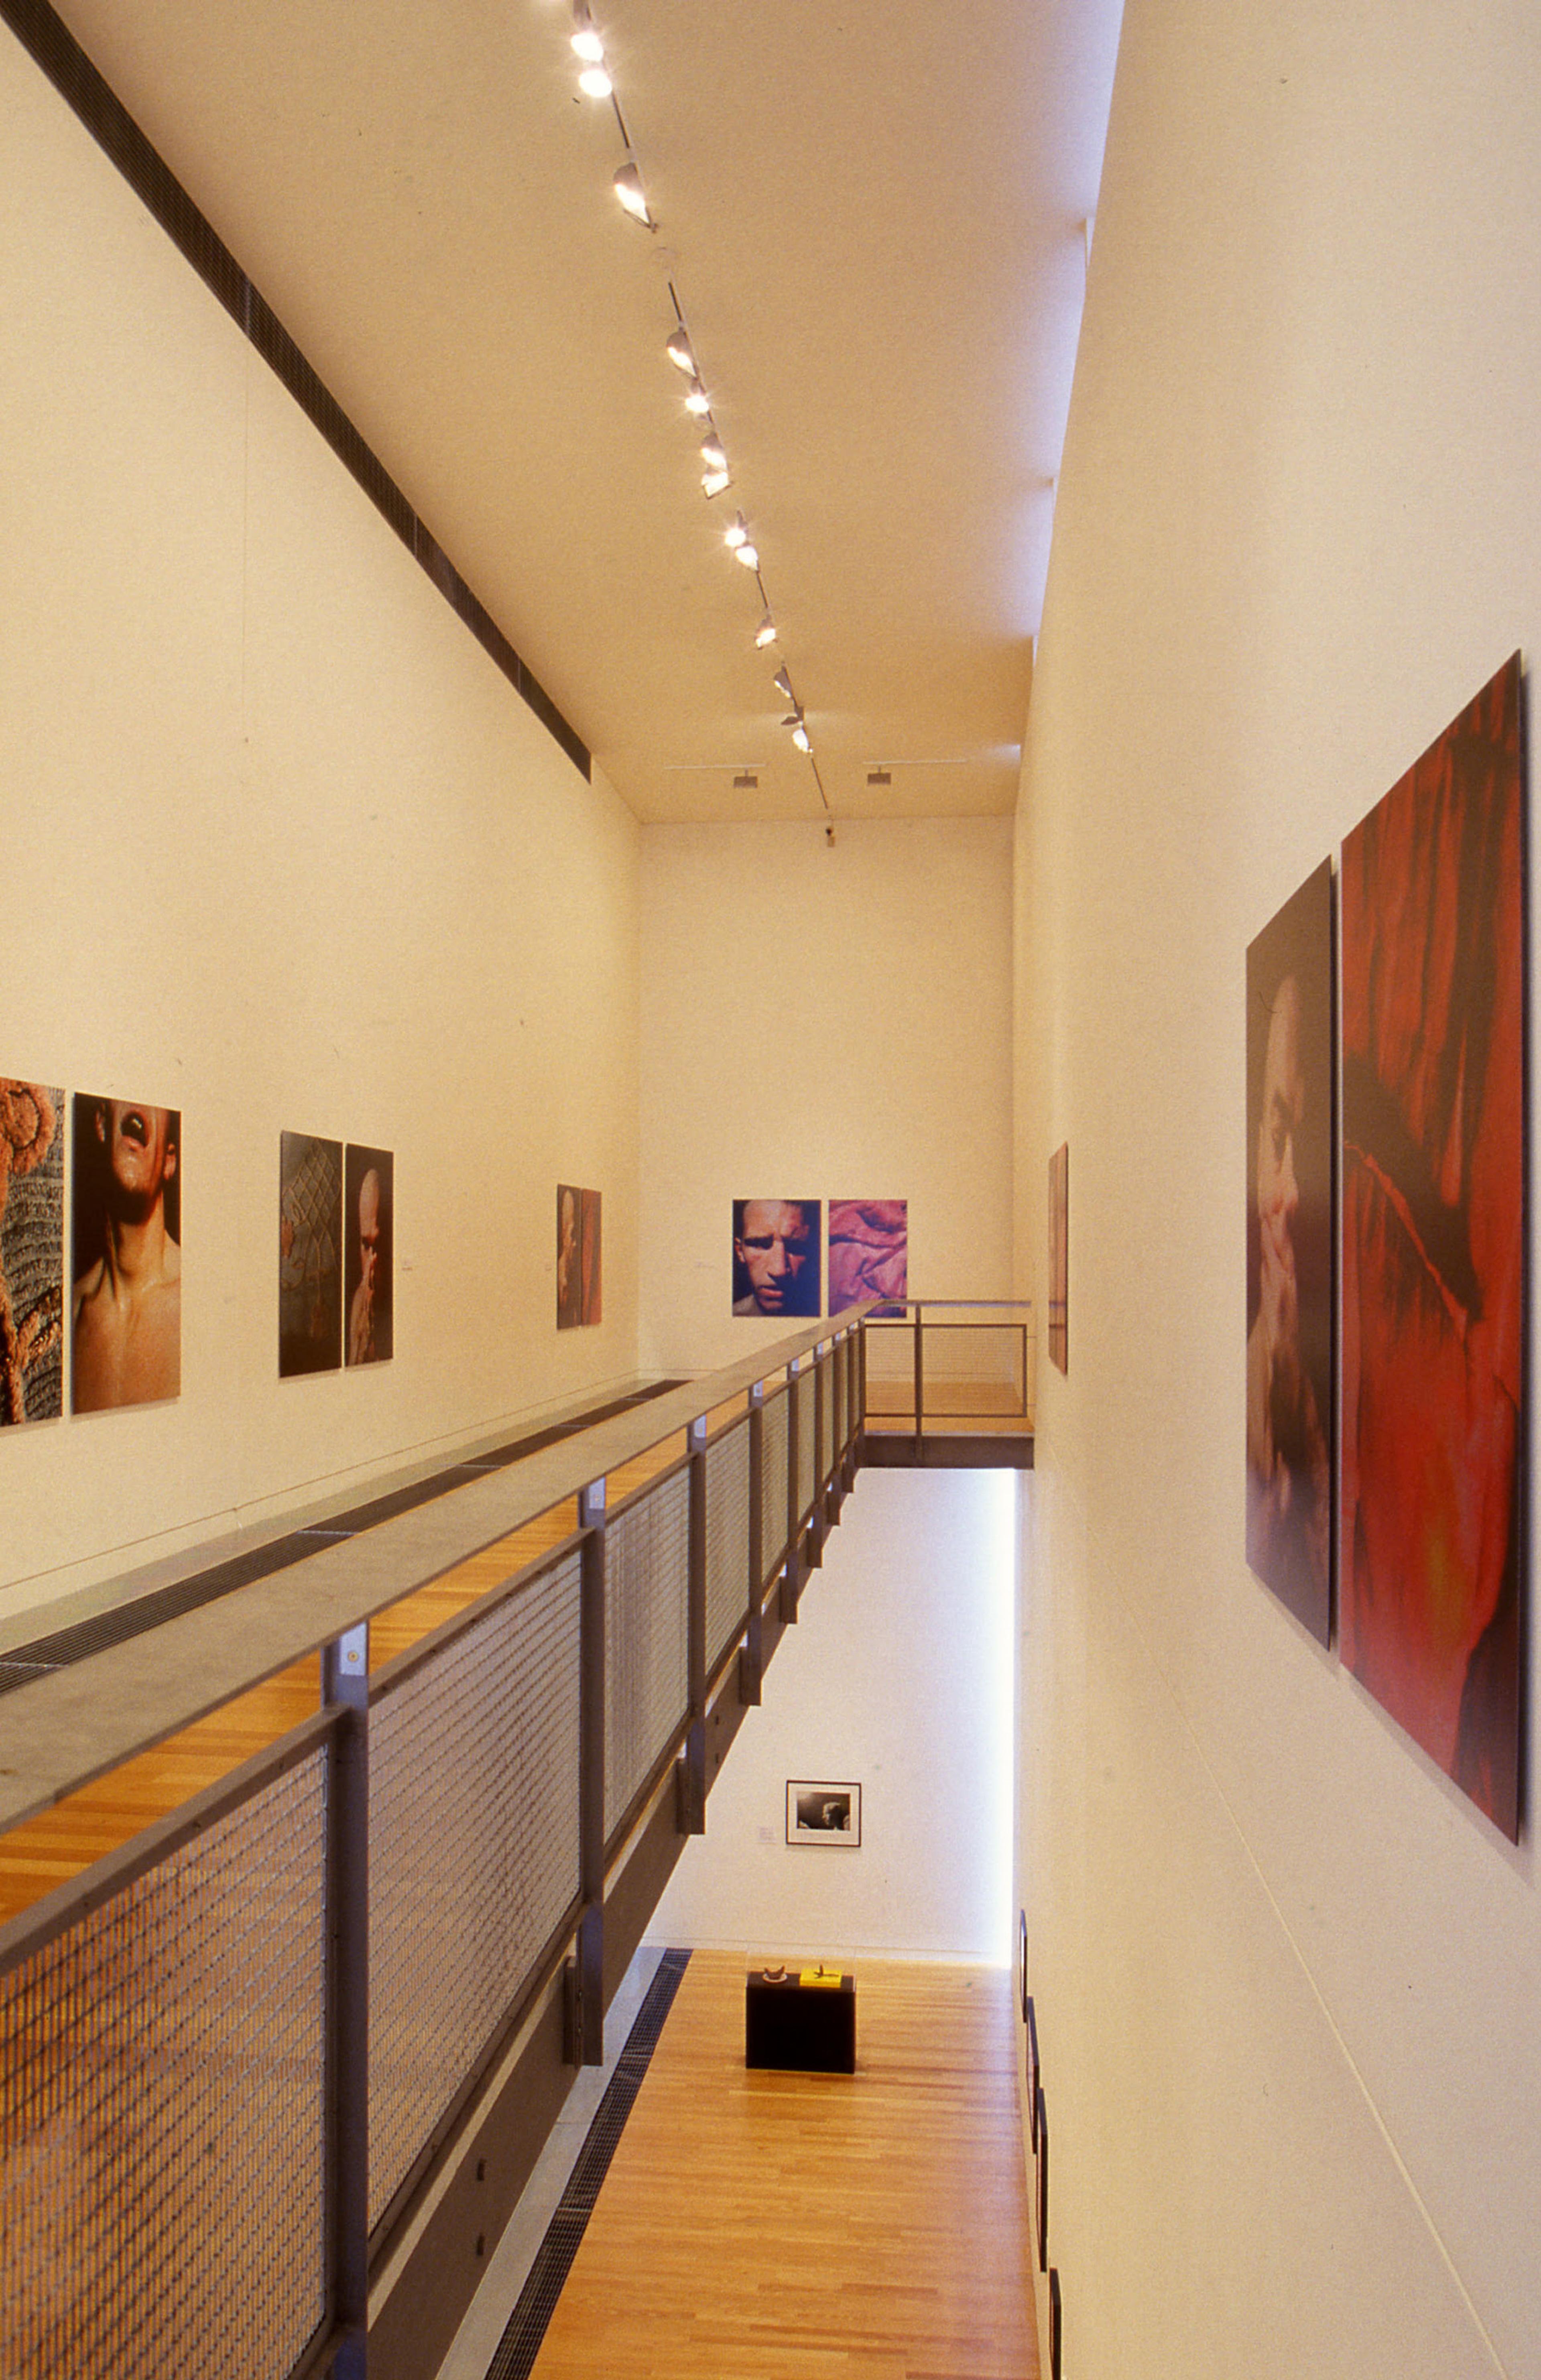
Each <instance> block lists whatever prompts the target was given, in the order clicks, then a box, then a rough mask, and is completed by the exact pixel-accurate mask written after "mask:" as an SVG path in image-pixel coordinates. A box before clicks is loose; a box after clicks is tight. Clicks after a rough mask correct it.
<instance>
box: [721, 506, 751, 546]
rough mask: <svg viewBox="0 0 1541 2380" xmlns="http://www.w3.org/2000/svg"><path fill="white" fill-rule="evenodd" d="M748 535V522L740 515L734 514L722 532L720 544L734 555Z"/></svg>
mask: <svg viewBox="0 0 1541 2380" xmlns="http://www.w3.org/2000/svg"><path fill="white" fill-rule="evenodd" d="M748 534H749V524H748V522H747V521H746V519H745V517H744V516H743V514H742V513H734V516H733V518H732V520H731V521H730V522H729V523H728V525H727V528H725V529H724V530H723V531H722V542H723V544H724V545H726V546H730V547H731V548H732V549H733V551H734V553H737V551H738V549H739V547H740V546H741V545H742V544H743V543H744V541H745V540H746V537H747V536H748Z"/></svg>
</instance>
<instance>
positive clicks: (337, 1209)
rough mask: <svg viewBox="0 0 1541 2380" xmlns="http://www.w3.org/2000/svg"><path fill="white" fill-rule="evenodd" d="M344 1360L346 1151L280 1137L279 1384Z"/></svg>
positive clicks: (302, 1135) (306, 1137)
mask: <svg viewBox="0 0 1541 2380" xmlns="http://www.w3.org/2000/svg"><path fill="white" fill-rule="evenodd" d="M342 1361H343V1144H342V1142H341V1141H340V1140H318V1139H316V1138H315V1137H314V1136H313V1135H311V1134H310V1133H308V1132H285V1133H282V1134H281V1135H279V1156H278V1377H279V1378H280V1379H283V1380H289V1379H294V1378H297V1376H298V1375H299V1374H301V1373H305V1372H335V1371H338V1370H340V1369H341V1367H342Z"/></svg>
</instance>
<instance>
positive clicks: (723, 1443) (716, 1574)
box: [706, 1421, 749, 1670]
mask: <svg viewBox="0 0 1541 2380" xmlns="http://www.w3.org/2000/svg"><path fill="white" fill-rule="evenodd" d="M706 1466H707V1470H706V1480H707V1587H706V1594H707V1668H708V1670H715V1669H716V1667H717V1664H718V1662H719V1661H720V1660H721V1659H722V1655H723V1653H724V1652H725V1651H726V1649H727V1647H728V1645H729V1644H730V1643H731V1642H732V1640H733V1638H734V1635H736V1633H737V1632H738V1630H739V1629H740V1628H741V1627H742V1626H743V1625H744V1621H745V1617H746V1613H747V1611H748V1608H749V1425H748V1423H747V1422H746V1421H743V1422H740V1423H739V1425H738V1427H737V1428H736V1429H734V1430H733V1431H731V1432H730V1433H729V1435H728V1436H727V1437H726V1438H720V1439H718V1440H717V1442H716V1444H715V1445H714V1446H710V1447H708V1449H707V1458H706Z"/></svg>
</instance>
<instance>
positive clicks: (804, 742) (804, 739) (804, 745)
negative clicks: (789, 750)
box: [792, 719, 813, 752]
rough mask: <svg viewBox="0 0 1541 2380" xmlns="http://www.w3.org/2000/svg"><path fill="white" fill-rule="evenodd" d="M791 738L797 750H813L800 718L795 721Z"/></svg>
mask: <svg viewBox="0 0 1541 2380" xmlns="http://www.w3.org/2000/svg"><path fill="white" fill-rule="evenodd" d="M792 740H793V742H794V744H795V745H796V747H797V749H798V751H799V752H811V751H812V750H813V746H812V744H811V743H810V742H809V740H808V731H807V728H806V727H805V726H804V724H803V722H802V721H801V720H800V719H799V721H798V722H797V724H796V726H795V728H794V729H793V731H792Z"/></svg>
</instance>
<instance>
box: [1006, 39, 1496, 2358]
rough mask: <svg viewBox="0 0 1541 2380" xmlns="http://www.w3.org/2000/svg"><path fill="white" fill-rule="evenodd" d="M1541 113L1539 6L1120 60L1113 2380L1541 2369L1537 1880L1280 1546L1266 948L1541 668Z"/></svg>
mask: <svg viewBox="0 0 1541 2380" xmlns="http://www.w3.org/2000/svg"><path fill="white" fill-rule="evenodd" d="M1538 109H1541V20H1538V18H1537V17H1536V15H1535V11H1534V10H1533V9H1529V8H1523V7H1520V6H1509V5H1499V0H1484V5H1481V6H1477V7H1475V8H1460V9H1458V8H1456V7H1454V6H1448V5H1427V6H1414V7H1413V8H1390V7H1387V6H1373V5H1369V0H1349V4H1348V5H1346V6H1345V5H1343V0H1330V5H1329V0H1277V5H1275V6H1271V7H1269V8H1268V9H1267V10H1250V11H1241V12H1238V11H1237V10H1236V9H1234V8H1233V7H1231V6H1225V5H1222V0H1194V5H1191V6H1184V7H1183V8H1182V9H1180V10H1173V9H1171V8H1170V7H1165V6H1159V5H1157V0H1130V5H1129V7H1128V10H1127V14H1126V18H1125V28H1124V35H1123V47H1122V56H1121V63H1120V69H1119V79H1118V85H1117V91H1116V95H1115V101H1114V108H1113V116H1112V124H1111V129H1110V137H1109V142H1108V151H1107V164H1106V171H1105V176H1104V181H1103V195H1102V203H1101V212H1100V215H1099V218H1098V234H1097V242H1096V248H1095V251H1094V255H1093V260H1092V266H1091V282H1090V290H1089V297H1088V306H1087V311H1086V328H1085V334H1084V337H1083V344H1082V350H1081V357H1080V363H1079V368H1078V375H1077V381H1076V387H1075V395H1074V406H1073V410H1072V419H1071V427H1070V436H1069V440H1068V443H1067V446H1066V451H1065V460H1064V470H1063V477H1062V486H1061V492H1060V496H1059V504H1058V515H1057V529H1056V539H1055V546H1054V557H1053V564H1052V567H1051V573H1050V589H1049V598H1048V607H1047V612H1046V618H1045V625H1044V632H1043V635H1042V637H1041V639H1040V642H1039V647H1038V653H1037V672H1036V676H1035V684H1034V693H1033V703H1032V712H1031V717H1030V720H1029V723H1028V737H1027V749H1026V762H1025V775H1024V797H1023V809H1022V813H1021V817H1020V820H1019V836H1020V840H1019V870H1018V880H1019V883H1020V885H1021V888H1022V895H1021V898H1022V916H1021V920H1020V922H1021V925H1022V928H1023V933H1022V941H1021V953H1020V971H1019V1012H1020V1019H1021V1026H1022V1038H1021V1042H1020V1050H1021V1074H1020V1086H1021V1089H1022V1093H1023V1109H1022V1115H1023V1123H1022V1129H1021V1133H1020V1136H1019V1144H1018V1158H1019V1167H1020V1182H1021V1185H1022V1196H1021V1202H1020V1214H1021V1226H1022V1240H1021V1247H1020V1256H1021V1261H1022V1265H1023V1269H1024V1274H1025V1277H1027V1278H1032V1279H1035V1280H1037V1281H1039V1282H1040V1283H1041V1280H1042V1263H1043V1255H1042V1252H1043V1248H1044V1233H1045V1225H1044V1184H1045V1172H1046V1166H1047V1160H1048V1158H1049V1155H1050V1151H1051V1149H1052V1148H1053V1147H1055V1146H1056V1145H1057V1144H1058V1143H1059V1142H1060V1141H1061V1140H1062V1139H1068V1141H1069V1144H1070V1183H1071V1227H1070V1345H1071V1367H1070V1374H1069V1378H1067V1379H1062V1378H1060V1376H1059V1375H1058V1374H1057V1373H1056V1372H1055V1371H1054V1370H1053V1369H1052V1368H1051V1367H1050V1366H1048V1365H1043V1366H1040V1371H1039V1380H1038V1422H1039V1436H1038V1463H1039V1465H1040V1469H1039V1475H1038V1516H1039V1529H1038V1536H1037V1545H1036V1548H1035V1549H1034V1559H1033V1585H1032V1590H1031V1592H1030V1594H1029V1597H1028V1598H1027V1606H1026V1609H1027V1614H1028V1631H1027V1640H1026V1645H1025V1678H1026V1688H1025V1691H1026V1693H1027V1694H1028V1696H1029V1699H1030V1704H1031V1708H1032V1710H1033V1712H1034V1713H1035V1715H1036V1724H1035V1729H1034V1734H1033V1738H1032V1743H1031V1746H1030V1757H1029V1760H1028V1762H1027V1764H1026V1767H1025V1774H1024V1779H1023V1788H1022V1825H1023V1831H1024V1838H1025V1854H1024V1871H1023V1891H1024V1897H1025V1901H1026V1905H1027V1908H1028V1911H1029V1914H1030V1919H1031V1925H1032V1954H1031V1965H1032V1979H1033V1983H1034V1986H1035V1990H1036V1994H1037V2006H1038V2014H1039V2021H1040V2030H1041V2046H1042V2053H1043V2058H1044V2065H1045V2078H1046V2083H1047V2087H1048V2095H1049V2101H1050V2114H1051V2130H1052V2139H1053V2159H1054V2180H1053V2189H1054V2198H1053V2209H1052V2230H1051V2253H1052V2255H1053V2257H1054V2260H1055V2262H1056V2263H1057V2264H1058V2265H1059V2266H1060V2268H1061V2272H1062V2282H1063V2290H1064V2301H1065V2309H1066V2353H1065V2368H1066V2371H1067V2372H1074V2374H1076V2380H1164V2375H1169V2374H1170V2375H1176V2374H1182V2375H1183V2380H1236V2375H1237V2374H1247V2375H1248V2380H1264V2375H1274V2374H1279V2375H1290V2380H1294V2375H1297V2374H1302V2373H1307V2372H1308V2373H1312V2374H1317V2375H1319V2380H1338V2375H1343V2380H1348V2375H1353V2380H1364V2375H1366V2374H1375V2375H1377V2380H1379V2375H1386V2380H1391V2375H1396V2380H1419V2376H1420V2375H1429V2380H1434V2375H1438V2380H1463V2376H1464V2375H1468V2374H1469V2375H1476V2374H1494V2373H1496V2372H1499V2371H1502V2372H1504V2373H1506V2374H1511V2375H1515V2380H1519V2375H1535V2374H1537V2373H1541V2128H1538V2127H1537V2125H1536V2123H1535V2120H1534V2114H1535V2108H1536V2107H1537V2105H1538V2104H1541V1909H1538V1905H1537V1898H1536V1888H1535V1886H1536V1879H1535V1844H1534V1838H1533V1835H1532V1833H1531V1831H1530V1830H1529V1828H1527V1831H1526V1835H1525V1839H1524V1840H1523V1842H1522V1844H1521V1846H1520V1847H1519V1849H1518V1850H1514V1849H1512V1848H1511V1847H1510V1846H1508V1845H1507V1844H1505V1843H1504V1842H1503V1841H1502V1840H1500V1839H1499V1837H1498V1835H1497V1834H1496V1833H1495V1831H1494V1830H1493V1828H1491V1827H1490V1826H1488V1825H1487V1823H1486V1821H1485V1820H1484V1819H1483V1818H1481V1817H1480V1816H1479V1815H1477V1814H1476V1813H1475V1811H1474V1809H1473V1807H1472V1805H1471V1804H1470V1803H1468V1802H1467V1801H1466V1800H1465V1799H1464V1798H1463V1796H1462V1795H1461V1794H1460V1793H1459V1792H1458V1791H1456V1790H1455V1789H1454V1788H1453V1787H1452V1786H1450V1784H1449V1783H1448V1782H1447V1781H1446V1780H1445V1779H1443V1778H1441V1777H1439V1776H1438V1775H1437V1774H1436V1773H1435V1772H1434V1770H1433V1768H1432V1767H1431V1765H1430V1764H1429V1762H1428V1761H1427V1760H1426V1759H1425V1758H1424V1757H1423V1756H1422V1755H1420V1754H1419V1753H1418V1752H1417V1751H1416V1750H1415V1749H1414V1747H1413V1746H1412V1745H1411V1744H1410V1743H1408V1741H1407V1740H1406V1739H1405V1738H1403V1737H1402V1736H1401V1734H1400V1733H1399V1731H1398V1730H1397V1729H1396V1728H1395V1727H1394V1725H1392V1724H1391V1723H1390V1722H1389V1720H1388V1719H1387V1718H1384V1717H1383V1716H1382V1714H1381V1713H1380V1712H1379V1711H1378V1710H1377V1707H1376V1706H1374V1705H1373V1704H1372V1703H1371V1702H1370V1701H1369V1700H1368V1698H1367V1697H1366V1696H1365V1694H1363V1693H1362V1692H1361V1691H1360V1690H1359V1688H1358V1686H1357V1684H1356V1683H1355V1682H1354V1681H1353V1679H1352V1678H1350V1677H1349V1676H1348V1675H1347V1674H1346V1673H1345V1672H1344V1671H1343V1670H1342V1669H1341V1666H1340V1664H1339V1663H1338V1661H1337V1659H1336V1658H1335V1657H1329V1656H1326V1655H1324V1654H1323V1653H1322V1652H1320V1651H1319V1650H1318V1649H1317V1647H1315V1646H1314V1645H1312V1644H1311V1643H1310V1642H1309V1641H1307V1639H1306V1638H1305V1637H1304V1634H1303V1633H1302V1632H1301V1631H1300V1629H1298V1628H1297V1627H1296V1626H1295V1624H1294V1623H1293V1622H1292V1621H1291V1620H1290V1619H1289V1618H1288V1617H1287V1615H1286V1614H1285V1613H1284V1612H1283V1610H1282V1609H1280V1606H1279V1605H1278V1604H1277V1603H1276V1602H1275V1601H1274V1600H1273V1599H1272V1598H1271V1597H1270V1596H1269V1595H1268V1593H1267V1591H1266V1590H1265V1589H1264V1588H1263V1587H1261V1586H1260V1585H1257V1584H1256V1581H1255V1580H1254V1579H1253V1578H1252V1576H1251V1574H1250V1573H1249V1572H1248V1570H1247V1567H1246V1564H1245V1560H1244V1549H1243V1548H1244V1536H1243V1527H1244V1493H1243V1404H1244V1382H1243V1343H1244V1332H1245V1316H1244V1305H1245V1289H1244V1204H1245V1146H1244V1143H1245V1126H1244V1038H1243V999H1244V955H1245V949H1246V944H1247V942H1248V941H1249V940H1250V938H1251V937H1252V936H1253V935H1254V934H1255V933H1256V931H1257V929H1259V927H1260V926H1262V925H1263V924H1264V922H1265V921H1266V920H1267V919H1268V917H1269V916H1270V915H1271V914H1272V913H1273V911H1274V910H1275V909H1276V908H1277V907H1278V905H1280V902H1281V901H1282V900H1283V899H1284V898H1285V897H1286V896H1287V895H1288V894H1289V893H1290V892H1292V890H1293V889H1294V887H1295V886H1296V884H1298V883H1299V882H1300V880H1302V879H1303V878H1304V876H1305V874H1306V873H1307V872H1308V871H1309V869H1310V868H1312V867H1313V866H1314V865H1315V864H1316V863H1317V861H1318V860H1319V859H1320V858H1321V857H1322V856H1324V855H1325V854H1326V853H1328V852H1329V850H1331V849H1333V848H1334V847H1335V846H1336V845H1337V844H1338V843H1339V842H1340V841H1341V837H1342V835H1343V833H1344V832H1345V831H1346V830H1347V829H1348V828H1349V827H1351V826H1352V825H1353V823H1354V822H1355V821H1356V820H1358V819H1359V818H1360V817H1361V816H1362V815H1363V814H1364V812H1365V810H1366V809H1367V808H1369V807H1370V806H1371V805H1372V804H1373V803H1374V802H1375V801H1376V800H1377V798H1378V796H1379V795H1381V794H1382V793H1383V792H1384V791H1385V790H1386V789H1387V788H1388V787H1389V785H1390V784H1391V783H1392V782H1393V781H1394V780H1395V779H1396V778H1397V776H1398V775H1399V774H1400V773H1401V771H1403V770H1404V769H1405V768H1406V767H1407V765H1408V764H1409V763H1410V762H1411V761H1412V760H1413V759H1414V758H1415V756H1416V755H1417V754H1418V753H1419V752H1420V751H1421V750H1422V749H1423V748H1424V747H1425V746H1426V744H1427V743H1428V741H1429V740H1430V738H1431V737H1432V736H1433V735H1435V734H1436V733H1437V732H1438V730H1439V729H1440V728H1441V727H1442V726H1443V725H1444V723H1445V722H1447V720H1449V719H1450V717H1451V716H1452V715H1453V714H1454V713H1455V712H1456V711H1457V710H1459V709H1460V708H1461V707H1462V705H1463V704H1464V703H1465V702H1466V701H1467V700H1468V698H1470V697H1471V695H1472V694H1473V693H1474V692H1475V690H1476V689H1477V687H1478V686H1480V685H1481V684H1482V683H1483V682H1484V681H1485V680H1486V678H1487V677H1488V675H1489V674H1491V673H1492V671H1493V670H1494V669H1496V668H1497V667H1498V665H1499V663H1500V662H1502V661H1503V660H1504V659H1505V658H1506V657H1507V655H1508V654H1509V653H1510V652H1511V650H1513V649H1514V647H1515V646H1516V645H1519V646H1521V647H1523V649H1524V650H1525V651H1526V652H1527V654H1531V655H1534V654H1535V651H1536V650H1538V649H1541V468H1538V466H1541V411H1538V408H1537V403H1536V390H1537V387H1538V386H1541V315H1538V313H1537V310H1536V308H1535V305H1534V304H1533V303H1531V302H1530V293H1532V292H1534V291H1535V288H1536V287H1537V285H1541V184H1538V181H1537V175H1536V144H1535V126H1536V122H1537V116H1538ZM1533 1542H1534V1533H1533ZM1534 1633H1535V1632H1533V1643H1534ZM1533 1664H1534V1651H1533ZM1535 1688H1536V1681H1535V1676H1534V1675H1533V1677H1532V1681H1531V1703H1532V1708H1533V1710H1534V1709H1535ZM1533 1737H1534V1731H1533ZM1529 1806H1530V1808H1531V1809H1532V1810H1534V1808H1535V1761H1534V1753H1533V1755H1532V1763H1531V1776H1530V1791H1529Z"/></svg>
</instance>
